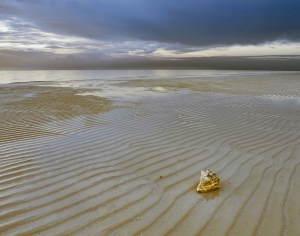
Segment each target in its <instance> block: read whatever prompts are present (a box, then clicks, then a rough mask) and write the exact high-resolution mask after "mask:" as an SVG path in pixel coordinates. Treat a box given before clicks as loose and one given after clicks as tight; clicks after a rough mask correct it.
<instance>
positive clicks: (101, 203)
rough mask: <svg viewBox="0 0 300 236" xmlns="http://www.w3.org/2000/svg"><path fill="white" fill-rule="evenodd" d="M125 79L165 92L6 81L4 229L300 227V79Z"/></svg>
mask: <svg viewBox="0 0 300 236" xmlns="http://www.w3.org/2000/svg"><path fill="white" fill-rule="evenodd" d="M118 86H128V87H137V86H142V87H144V88H148V89H152V90H155V88H156V87H157V86H160V87H163V88H165V90H160V92H157V93H161V91H163V93H164V96H151V97H143V96H141V94H133V95H132V96H133V97H138V100H139V101H135V102H130V101H129V102H128V103H126V104H127V106H123V107H116V106H115V107H114V109H112V108H113V105H112V104H113V102H112V101H110V100H109V99H106V98H100V97H95V96H79V95H77V94H78V93H80V92H86V90H85V89H84V88H82V89H80V90H79V89H74V88H59V87H50V86H28V85H26V83H25V84H21V85H18V86H6V87H5V86H2V87H1V89H0V93H1V102H0V118H1V124H0V165H1V169H0V235H5V236H7V235H300V234H299V232H300V228H299V224H298V222H299V220H300V214H299V212H300V203H299V200H298V197H299V194H300V185H299V184H298V183H297V180H298V179H299V178H300V148H299V147H300V102H299V99H300V97H299V91H300V82H298V80H296V79H295V78H294V77H293V78H285V79H283V78H275V79H274V80H271V79H270V78H263V77H262V78H260V79H259V80H258V78H254V77H253V78H248V79H247V80H243V79H237V78H235V79H233V78H225V79H224V78H222V79H220V80H212V81H211V82H210V81H208V80H205V79H203V80H201V81H198V80H196V79H184V81H183V80H182V81H178V80H176V79H174V80H172V79H168V80H165V81H164V80H160V81H158V80H155V81H154V80H144V81H131V82H128V83H125V82H123V83H120V84H116V89H117V88H118ZM2 98H3V99H2ZM201 169H202V170H204V169H210V170H212V171H214V172H217V173H218V176H220V178H221V188H220V189H219V190H217V191H213V192H210V193H207V194H199V193H197V192H196V186H197V184H198V179H199V176H200V170H201Z"/></svg>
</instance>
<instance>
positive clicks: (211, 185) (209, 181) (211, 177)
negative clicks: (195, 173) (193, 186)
mask: <svg viewBox="0 0 300 236" xmlns="http://www.w3.org/2000/svg"><path fill="white" fill-rule="evenodd" d="M215 188H220V178H218V177H217V175H216V173H214V172H211V171H210V170H207V171H203V170H201V176H200V183H199V184H198V187H197V192H201V193H206V192H209V191H211V190H213V189H215Z"/></svg>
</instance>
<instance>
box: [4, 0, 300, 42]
mask: <svg viewBox="0 0 300 236" xmlns="http://www.w3.org/2000/svg"><path fill="white" fill-rule="evenodd" d="M0 6H1V10H0V12H5V10H4V7H5V9H8V10H7V14H10V15H15V16H19V17H22V18H25V19H27V20H28V21H32V22H34V23H35V24H36V25H37V26H39V27H40V28H41V29H44V30H50V31H52V32H55V33H59V34H67V35H77V36H81V37H87V38H93V39H100V40H111V41H112V42H113V41H120V40H127V39H131V40H132V39H134V40H147V41H156V42H161V43H172V44H176V43H179V44H183V45H194V46H211V45H232V44H241V45H242V44H259V43H264V42H266V41H274V40H277V39H285V40H290V41H299V40H300V28H299V22H300V2H299V1H298V0H288V1H286V0H249V1H240V0H227V1H224V0H210V1H194V0H172V1H158V0H154V1H148V0H127V1H126V0H115V1H105V0H99V1H95V0H91V1H84V0H72V1H71V0H51V1H49V0H47V1H46V0H26V1H25V0H24V1H21V0H19V1H16V0H11V1H7V0H4V3H2V5H0ZM21 10H22V11H21Z"/></svg>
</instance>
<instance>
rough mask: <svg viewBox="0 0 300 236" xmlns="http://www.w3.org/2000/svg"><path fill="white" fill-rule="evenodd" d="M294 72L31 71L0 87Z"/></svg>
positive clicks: (3, 78)
mask: <svg viewBox="0 0 300 236" xmlns="http://www.w3.org/2000/svg"><path fill="white" fill-rule="evenodd" d="M291 73H297V72H270V71H222V70H33V71H0V84H9V83H24V82H67V81H81V82H85V81H89V82H94V83H97V81H118V80H136V79H160V78H164V79H166V78H170V79H172V78H198V77H199V78H203V77H208V78H209V77H211V78H215V77H241V78H243V77H244V76H251V75H253V76H260V75H262V76H263V75H272V74H291Z"/></svg>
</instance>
